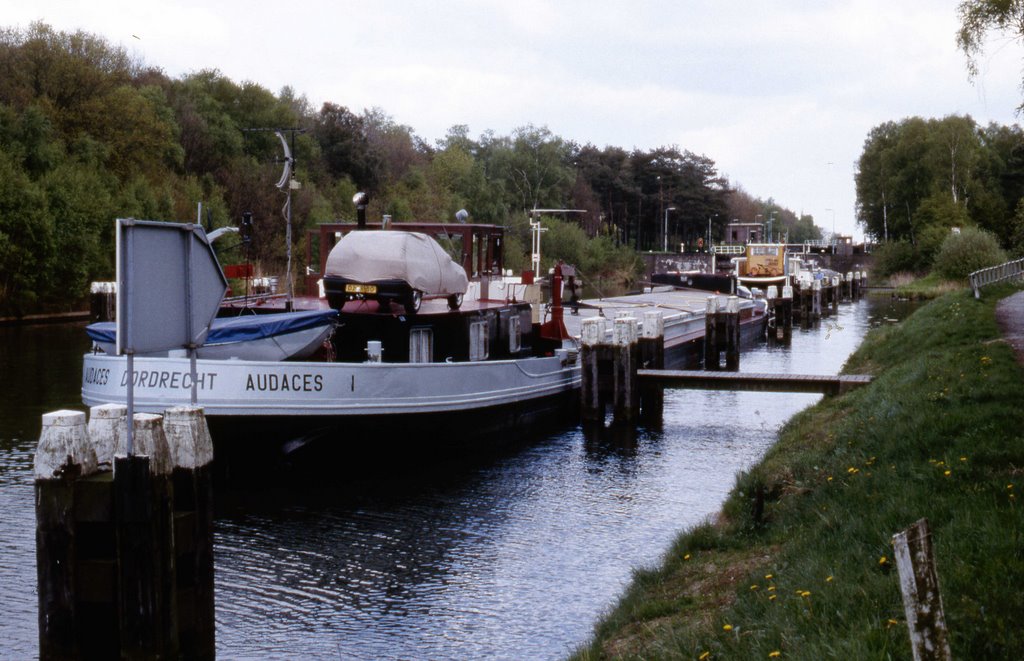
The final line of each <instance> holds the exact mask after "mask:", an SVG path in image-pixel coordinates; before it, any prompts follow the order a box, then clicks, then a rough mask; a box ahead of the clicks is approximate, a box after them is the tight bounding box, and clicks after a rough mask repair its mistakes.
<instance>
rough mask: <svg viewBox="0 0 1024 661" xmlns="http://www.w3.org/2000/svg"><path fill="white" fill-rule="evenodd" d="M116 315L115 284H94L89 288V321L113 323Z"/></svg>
mask: <svg viewBox="0 0 1024 661" xmlns="http://www.w3.org/2000/svg"><path fill="white" fill-rule="evenodd" d="M116 315H117V283H116V282H94V283H92V285H90V287H89V319H90V320H92V321H93V322H96V321H113V320H114V319H115V317H116Z"/></svg>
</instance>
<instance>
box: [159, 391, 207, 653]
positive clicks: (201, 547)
mask: <svg viewBox="0 0 1024 661" xmlns="http://www.w3.org/2000/svg"><path fill="white" fill-rule="evenodd" d="M164 435H165V436H166V438H167V445H168V448H169V450H170V453H171V463H172V465H173V466H174V470H173V478H172V482H173V485H174V553H175V558H174V559H175V574H176V576H177V585H176V592H177V599H178V640H179V645H180V651H181V656H182V657H183V658H186V659H213V658H214V656H215V651H216V648H215V635H214V634H215V632H214V598H213V474H212V464H213V440H212V439H211V438H210V429H209V427H208V426H207V424H206V417H205V416H204V415H203V409H202V408H201V407H198V406H179V407H175V408H172V409H168V410H167V411H165V412H164Z"/></svg>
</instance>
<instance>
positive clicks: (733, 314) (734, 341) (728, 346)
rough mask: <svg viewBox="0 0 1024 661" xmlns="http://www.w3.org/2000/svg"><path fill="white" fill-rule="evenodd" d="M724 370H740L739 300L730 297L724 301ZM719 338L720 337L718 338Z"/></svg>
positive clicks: (735, 297)
mask: <svg viewBox="0 0 1024 661" xmlns="http://www.w3.org/2000/svg"><path fill="white" fill-rule="evenodd" d="M723 322H724V324H723V325H724V326H725V369H727V370H738V369H739V368H740V299H739V297H738V296H730V297H729V299H728V300H727V301H726V305H725V315H724V317H723ZM719 337H720V338H721V335H720V336H719Z"/></svg>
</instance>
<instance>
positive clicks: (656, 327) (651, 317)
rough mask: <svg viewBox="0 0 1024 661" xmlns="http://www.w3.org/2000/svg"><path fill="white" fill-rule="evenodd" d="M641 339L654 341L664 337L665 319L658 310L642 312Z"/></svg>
mask: <svg viewBox="0 0 1024 661" xmlns="http://www.w3.org/2000/svg"><path fill="white" fill-rule="evenodd" d="M642 332H643V333H642V337H644V338H647V339H656V338H659V337H664V335H665V317H664V316H663V315H662V314H661V311H660V310H647V311H646V312H644V323H643V328H642Z"/></svg>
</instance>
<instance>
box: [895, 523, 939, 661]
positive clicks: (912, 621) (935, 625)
mask: <svg viewBox="0 0 1024 661" xmlns="http://www.w3.org/2000/svg"><path fill="white" fill-rule="evenodd" d="M892 542H893V546H894V547H895V556H896V569H897V570H898V571H899V576H900V592H901V593H902V594H903V611H904V613H906V616H907V629H909V631H910V647H911V650H912V651H913V653H914V659H915V661H924V660H929V661H931V660H948V659H952V658H953V654H952V652H951V651H950V648H949V632H948V631H947V630H946V616H945V614H944V613H943V610H942V596H941V595H940V594H939V575H938V573H937V572H936V570H935V558H934V557H933V554H932V534H931V530H930V529H929V527H928V520H927V519H921V520H919V521H917V522H916V523H915V524H913V525H912V526H910V527H909V528H907V529H906V530H904V531H903V532H900V533H897V534H895V535H893V538H892Z"/></svg>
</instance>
